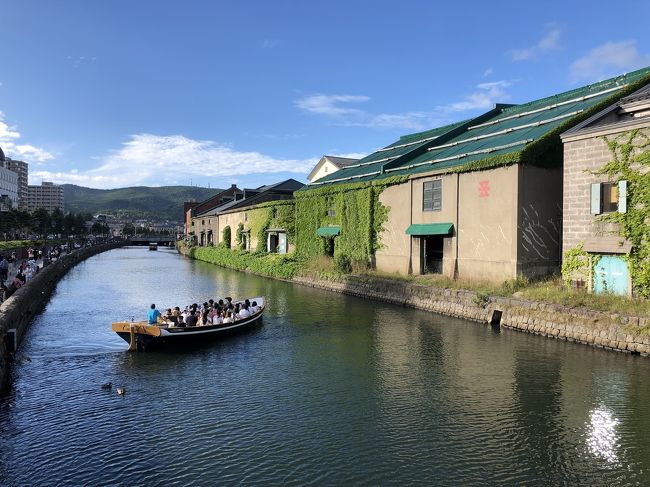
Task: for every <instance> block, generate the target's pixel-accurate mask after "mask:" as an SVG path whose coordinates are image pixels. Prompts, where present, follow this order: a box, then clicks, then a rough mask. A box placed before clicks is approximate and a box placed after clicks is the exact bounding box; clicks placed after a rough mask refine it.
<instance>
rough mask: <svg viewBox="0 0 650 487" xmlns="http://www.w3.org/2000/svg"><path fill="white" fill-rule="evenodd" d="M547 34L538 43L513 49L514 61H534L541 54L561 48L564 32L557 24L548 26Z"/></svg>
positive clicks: (511, 54) (511, 52) (512, 56)
mask: <svg viewBox="0 0 650 487" xmlns="http://www.w3.org/2000/svg"><path fill="white" fill-rule="evenodd" d="M546 30H547V32H546V34H545V35H544V37H542V38H541V39H540V40H539V41H538V42H537V43H535V44H534V45H532V46H530V47H526V48H523V49H513V50H512V51H510V56H511V58H512V60H513V61H525V60H527V59H532V58H534V57H537V56H538V55H540V54H544V53H546V52H548V51H552V50H554V49H558V48H559V47H560V36H561V34H562V31H561V30H560V28H559V27H557V26H556V25H555V24H549V25H547V26H546Z"/></svg>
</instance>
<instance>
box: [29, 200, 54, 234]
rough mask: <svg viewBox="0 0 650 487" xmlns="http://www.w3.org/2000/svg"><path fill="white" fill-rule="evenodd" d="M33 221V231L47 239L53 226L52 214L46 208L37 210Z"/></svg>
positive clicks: (32, 216)
mask: <svg viewBox="0 0 650 487" xmlns="http://www.w3.org/2000/svg"><path fill="white" fill-rule="evenodd" d="M31 220H32V224H31V225H30V226H31V228H32V230H33V231H34V232H36V233H37V234H38V235H40V236H41V238H42V239H46V238H47V235H48V233H49V232H50V227H51V224H52V217H51V215H50V213H49V212H48V211H47V210H46V209H45V208H37V209H36V210H34V213H32V215H31Z"/></svg>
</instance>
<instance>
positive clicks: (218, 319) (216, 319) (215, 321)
mask: <svg viewBox="0 0 650 487" xmlns="http://www.w3.org/2000/svg"><path fill="white" fill-rule="evenodd" d="M212 323H213V324H214V325H221V324H222V323H223V316H221V313H220V312H219V311H217V314H216V315H214V317H213V318H212Z"/></svg>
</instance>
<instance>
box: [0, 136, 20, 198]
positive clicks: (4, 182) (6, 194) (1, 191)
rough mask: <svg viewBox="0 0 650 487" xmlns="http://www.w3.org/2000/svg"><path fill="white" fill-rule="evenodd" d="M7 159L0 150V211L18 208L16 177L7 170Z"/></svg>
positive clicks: (0, 149)
mask: <svg viewBox="0 0 650 487" xmlns="http://www.w3.org/2000/svg"><path fill="white" fill-rule="evenodd" d="M6 163H7V159H6V158H5V155H4V152H2V148H0V211H8V210H9V209H11V208H12V207H16V206H18V175H17V174H16V173H15V172H13V171H11V170H9V169H7V167H6Z"/></svg>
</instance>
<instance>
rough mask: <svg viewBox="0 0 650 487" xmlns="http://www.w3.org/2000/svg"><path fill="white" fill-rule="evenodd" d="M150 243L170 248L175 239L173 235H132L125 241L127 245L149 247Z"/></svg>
mask: <svg viewBox="0 0 650 487" xmlns="http://www.w3.org/2000/svg"><path fill="white" fill-rule="evenodd" d="M150 243H157V244H158V245H168V246H170V247H172V246H173V245H174V244H175V243H176V237H175V236H174V235H132V236H130V237H128V238H127V239H126V244H127V245H149V244H150Z"/></svg>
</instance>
